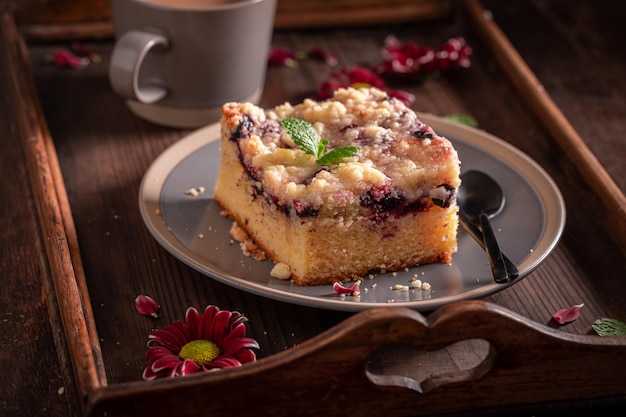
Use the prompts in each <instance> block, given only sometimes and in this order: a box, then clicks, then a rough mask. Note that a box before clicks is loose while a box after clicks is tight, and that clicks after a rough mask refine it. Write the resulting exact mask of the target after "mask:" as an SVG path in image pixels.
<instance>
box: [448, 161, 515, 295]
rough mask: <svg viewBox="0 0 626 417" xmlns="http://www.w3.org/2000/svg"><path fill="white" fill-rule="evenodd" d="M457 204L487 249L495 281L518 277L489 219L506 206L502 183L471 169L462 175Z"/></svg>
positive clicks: (461, 214) (464, 223) (464, 219)
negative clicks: (502, 250) (501, 249)
mask: <svg viewBox="0 0 626 417" xmlns="http://www.w3.org/2000/svg"><path fill="white" fill-rule="evenodd" d="M457 203H458V205H459V216H460V219H461V223H462V224H463V226H465V228H466V229H467V230H468V231H469V232H470V234H471V235H472V236H473V237H474V239H476V240H477V241H478V242H479V243H482V245H481V246H483V248H484V249H485V251H486V252H487V256H488V258H489V266H490V267H491V271H492V274H493V278H494V280H495V281H496V282H497V283H505V282H508V280H509V278H516V277H517V276H518V271H517V267H516V266H515V264H513V263H512V262H511V261H510V260H509V259H508V258H507V257H506V256H504V255H503V254H502V252H501V251H500V247H499V245H498V242H497V239H496V236H495V234H494V232H493V228H492V227H491V223H490V222H489V219H490V218H492V217H494V216H496V215H497V214H499V213H500V212H501V211H502V208H503V207H504V203H505V197H504V192H503V191H502V188H501V187H500V185H499V184H498V183H497V182H496V181H495V180H494V179H493V178H491V177H490V176H489V175H487V174H485V173H483V172H480V171H467V172H465V173H463V174H462V175H461V187H460V188H459V190H458V193H457ZM478 226H480V229H479V228H478ZM481 237H482V242H481Z"/></svg>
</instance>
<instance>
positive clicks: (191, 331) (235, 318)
mask: <svg viewBox="0 0 626 417" xmlns="http://www.w3.org/2000/svg"><path fill="white" fill-rule="evenodd" d="M246 320H247V319H246V318H245V317H244V316H243V315H241V314H240V313H238V312H231V311H227V310H220V309H219V308H217V307H216V306H208V307H207V308H206V309H205V310H204V313H202V314H201V315H200V314H199V313H198V311H197V310H196V309H195V308H193V307H190V308H188V309H187V312H186V313H185V322H184V323H183V322H181V321H176V322H175V323H174V324H172V325H170V326H167V327H164V328H163V329H160V330H155V331H153V332H152V333H150V336H149V340H148V347H149V349H148V352H147V353H146V359H147V360H148V367H147V368H146V369H145V370H144V372H143V378H144V379H146V380H153V379H156V378H161V377H168V378H172V377H175V376H185V375H188V374H193V373H196V372H208V371H213V370H218V369H222V368H230V367H234V366H241V365H242V364H244V363H248V362H254V361H255V360H256V354H255V353H254V352H253V351H252V350H250V349H251V348H257V349H258V348H259V344H258V343H257V342H256V341H255V340H254V339H251V338H248V337H246V326H245V321H246Z"/></svg>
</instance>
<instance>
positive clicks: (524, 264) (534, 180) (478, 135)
mask: <svg viewBox="0 0 626 417" xmlns="http://www.w3.org/2000/svg"><path fill="white" fill-rule="evenodd" d="M416 114H417V117H418V118H419V119H420V120H421V121H422V122H424V123H426V124H428V125H430V126H431V127H432V128H433V129H434V130H435V131H436V132H437V133H438V134H440V135H441V136H444V137H447V136H450V137H454V138H455V139H457V140H460V141H462V142H464V143H466V144H469V145H471V146H476V147H478V148H479V149H481V150H482V151H484V152H487V153H488V154H490V155H491V156H493V157H496V158H498V159H500V160H503V161H505V162H506V163H507V164H508V165H509V166H510V167H511V168H512V169H514V170H515V171H516V173H517V174H518V175H520V176H521V177H522V178H524V179H525V180H526V181H528V183H529V184H530V186H531V187H532V189H533V190H534V191H535V192H536V193H537V195H538V198H539V199H540V200H541V203H542V206H543V207H542V208H543V210H544V211H545V219H546V221H545V224H544V227H543V231H542V233H541V236H540V237H539V240H538V242H537V244H536V246H535V248H534V251H533V253H532V254H531V255H530V256H527V257H525V258H524V259H523V260H522V261H521V262H520V264H519V265H518V268H519V269H520V271H523V275H520V277H519V278H517V279H515V280H514V281H513V282H509V283H505V284H496V283H495V282H489V283H486V284H485V285H482V286H480V287H477V288H473V289H470V290H468V291H465V292H463V293H462V294H455V295H448V296H445V297H440V298H435V299H425V300H418V301H416V300H413V301H398V302H395V303H393V304H392V305H394V306H402V307H408V308H411V309H416V310H420V311H431V310H434V309H436V308H438V307H440V306H442V305H444V304H449V303H451V302H455V301H461V300H466V299H472V298H482V297H486V296H488V295H491V294H493V293H495V292H498V291H500V290H502V289H505V288H507V287H509V286H511V285H513V284H515V283H517V282H519V281H520V280H522V279H523V278H524V277H526V276H527V275H529V274H530V273H531V272H532V271H534V270H535V269H536V268H537V267H538V266H539V265H540V264H541V263H542V262H543V261H544V260H545V259H546V258H547V257H548V256H549V255H550V253H551V252H552V251H553V250H554V248H555V247H556V246H557V245H558V243H559V241H560V239H561V237H562V233H563V230H564V227H565V220H566V209H565V203H564V199H563V197H562V195H561V192H560V190H559V188H558V186H557V185H556V183H555V182H554V180H553V179H552V178H551V177H550V175H549V174H548V173H547V172H546V171H545V170H544V169H543V167H541V165H539V164H538V163H537V162H536V161H535V160H533V159H532V158H531V157H530V156H528V155H527V154H526V153H524V152H523V151H521V150H520V149H518V148H516V147H515V146H513V145H512V144H510V143H508V142H506V141H504V140H503V139H501V138H499V137H497V136H495V135H493V134H490V133H488V132H486V131H484V130H482V129H478V128H473V127H471V126H467V125H463V124H460V123H458V122H454V121H452V120H447V119H445V118H442V117H439V116H436V115H433V114H431V113H422V112H416ZM220 139H221V135H220V126H219V123H214V124H210V125H207V126H205V127H202V128H200V129H197V130H195V131H193V132H191V133H189V134H187V135H185V136H184V137H182V138H181V139H179V140H178V141H177V142H175V143H174V144H172V145H171V146H170V147H168V148H167V149H165V150H164V151H163V152H162V153H161V154H160V155H159V156H158V157H157V158H156V159H155V160H154V161H153V162H152V163H151V164H150V166H149V167H148V169H147V170H146V172H145V173H144V176H143V178H142V180H141V184H140V187H139V209H140V213H141V216H142V219H143V221H144V224H145V225H146V227H147V228H148V230H149V231H150V233H151V234H152V236H153V238H154V239H155V240H156V241H157V242H158V243H159V244H160V245H161V246H163V247H164V248H165V249H166V250H167V251H168V252H169V253H170V254H172V255H174V257H176V258H177V259H178V260H180V261H182V262H183V263H185V264H187V265H188V266H190V267H191V268H193V269H195V270H197V271H198V272H201V273H202V274H204V275H207V276H209V277H210V278H212V279H215V280H217V281H220V282H222V283H224V284H226V285H229V286H231V287H235V288H238V289H241V290H243V291H246V292H249V293H253V294H256V295H259V296H262V297H265V298H271V299H274V300H278V301H283V302H287V303H292V304H298V305H303V306H308V307H314V308H321V309H329V310H336V311H348V312H358V311H362V310H366V309H371V308H376V307H383V306H389V304H388V303H383V302H346V301H344V300H341V299H320V298H319V297H317V296H309V295H305V294H298V293H288V292H285V291H283V290H282V289H279V288H271V287H267V286H264V285H261V284H259V283H256V282H252V281H248V280H245V278H241V277H237V276H234V275H232V274H230V273H228V274H219V273H217V272H216V271H215V270H211V269H210V268H207V266H206V264H205V263H203V262H200V261H198V260H197V259H196V258H197V257H196V256H195V255H194V254H193V252H191V251H190V250H189V249H188V248H187V247H186V246H185V245H183V244H182V243H181V242H180V241H178V239H177V238H176V237H173V239H171V238H170V239H168V236H169V237H172V236H173V235H172V234H171V231H170V230H169V229H168V226H167V224H165V220H164V219H163V218H162V216H161V215H159V214H157V213H159V212H160V210H161V191H162V189H163V185H164V184H165V182H166V180H167V178H168V176H169V175H170V174H171V172H172V170H173V169H174V168H175V167H176V166H177V165H178V164H179V163H181V162H182V161H183V160H184V159H185V158H186V157H188V156H190V155H192V154H193V153H194V152H196V151H197V150H198V149H200V148H203V147H204V146H206V145H208V144H210V143H212V142H215V141H218V140H220ZM461 167H462V170H463V164H462V163H461ZM164 168H165V169H164ZM538 184H539V185H540V186H538ZM172 240H173V241H172Z"/></svg>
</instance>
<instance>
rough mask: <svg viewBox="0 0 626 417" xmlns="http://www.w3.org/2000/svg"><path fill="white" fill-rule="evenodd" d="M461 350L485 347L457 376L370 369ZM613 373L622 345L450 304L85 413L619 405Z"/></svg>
mask: <svg viewBox="0 0 626 417" xmlns="http://www.w3.org/2000/svg"><path fill="white" fill-rule="evenodd" d="M468 340H474V341H475V340H479V341H482V342H483V344H485V346H487V345H488V348H487V353H486V355H484V356H483V359H482V360H480V361H479V362H478V363H477V365H475V366H473V367H471V368H469V369H466V370H460V371H445V372H443V373H441V374H438V375H433V376H431V377H430V378H426V379H425V380H424V381H422V382H420V381H417V380H415V379H413V378H411V377H408V376H406V375H380V374H376V373H374V372H372V371H371V367H372V362H373V361H374V359H375V358H376V356H377V354H378V353H379V352H381V349H386V348H389V347H397V346H401V347H402V346H403V347H409V348H412V349H419V350H422V351H425V352H433V351H437V350H440V349H444V348H446V347H448V346H450V345H453V344H455V343H459V342H464V341H468ZM383 357H384V355H383ZM623 369H626V338H606V337H600V336H581V335H572V334H568V333H564V332H562V331H559V330H556V329H552V328H549V327H547V326H544V325H541V324H538V323H536V322H534V321H531V320H529V319H527V318H525V317H522V316H520V315H517V314H516V313H513V312H511V311H509V310H507V309H505V308H504V307H500V306H497V305H495V304H492V303H489V302H485V301H480V300H471V301H463V302H459V303H455V304H450V305H447V306H444V307H441V308H440V309H438V310H437V311H435V312H433V313H432V314H431V315H429V316H428V317H427V318H426V317H424V316H423V315H421V314H420V313H418V312H416V311H413V310H409V309H405V308H399V307H383V308H377V309H372V310H367V311H364V312H361V313H358V314H355V315H353V316H351V317H350V318H348V319H347V320H345V321H344V322H342V323H340V324H339V325H337V326H335V327H333V328H331V329H329V330H327V331H326V332H324V333H322V334H320V335H318V336H316V337H315V338H312V339H310V340H307V341H306V342H304V343H302V344H300V345H298V346H297V347H295V348H292V349H290V350H287V351H285V352H283V353H280V354H276V355H272V356H269V357H266V358H263V359H260V360H259V361H257V362H255V363H253V364H249V365H246V366H243V367H241V368H236V369H229V370H224V371H220V372H215V373H209V374H203V375H192V376H189V377H185V378H178V379H170V380H158V381H153V382H150V383H148V382H131V383H124V384H116V385H114V386H109V387H103V388H101V389H97V390H95V391H94V392H93V393H92V395H91V396H90V398H89V407H88V414H89V415H92V416H104V415H107V416H126V415H128V416H131V415H137V413H139V412H142V413H146V415H151V416H166V415H173V414H175V415H177V416H198V415H212V416H220V415H238V416H258V415H272V416H292V415H299V416H307V415H311V416H313V415H315V416H319V415H324V416H332V415H341V416H346V415H368V416H376V415H385V416H396V415H397V416H400V415H428V414H433V413H443V412H457V411H463V410H474V411H476V410H478V409H481V408H493V407H501V406H506V405H515V404H528V403H540V402H546V401H558V400H566V399H568V398H577V397H583V395H584V398H599V397H604V396H615V395H624V394H626V374H624V372H623ZM268 387H270V388H269V389H268ZM451 398H453V399H454V401H450V399H451Z"/></svg>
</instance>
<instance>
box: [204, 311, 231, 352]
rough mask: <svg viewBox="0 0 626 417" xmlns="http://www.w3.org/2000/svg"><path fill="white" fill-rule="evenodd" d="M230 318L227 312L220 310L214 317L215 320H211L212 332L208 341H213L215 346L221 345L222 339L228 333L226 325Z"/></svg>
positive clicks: (229, 313)
mask: <svg viewBox="0 0 626 417" xmlns="http://www.w3.org/2000/svg"><path fill="white" fill-rule="evenodd" d="M231 316H232V313H231V312H230V311H227V310H221V311H220V312H218V313H217V314H216V315H215V318H214V319H213V332H212V334H211V339H209V340H211V341H213V343H215V344H217V345H220V344H221V342H222V339H223V338H224V336H225V335H226V333H227V332H228V323H229V321H230V318H231Z"/></svg>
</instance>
